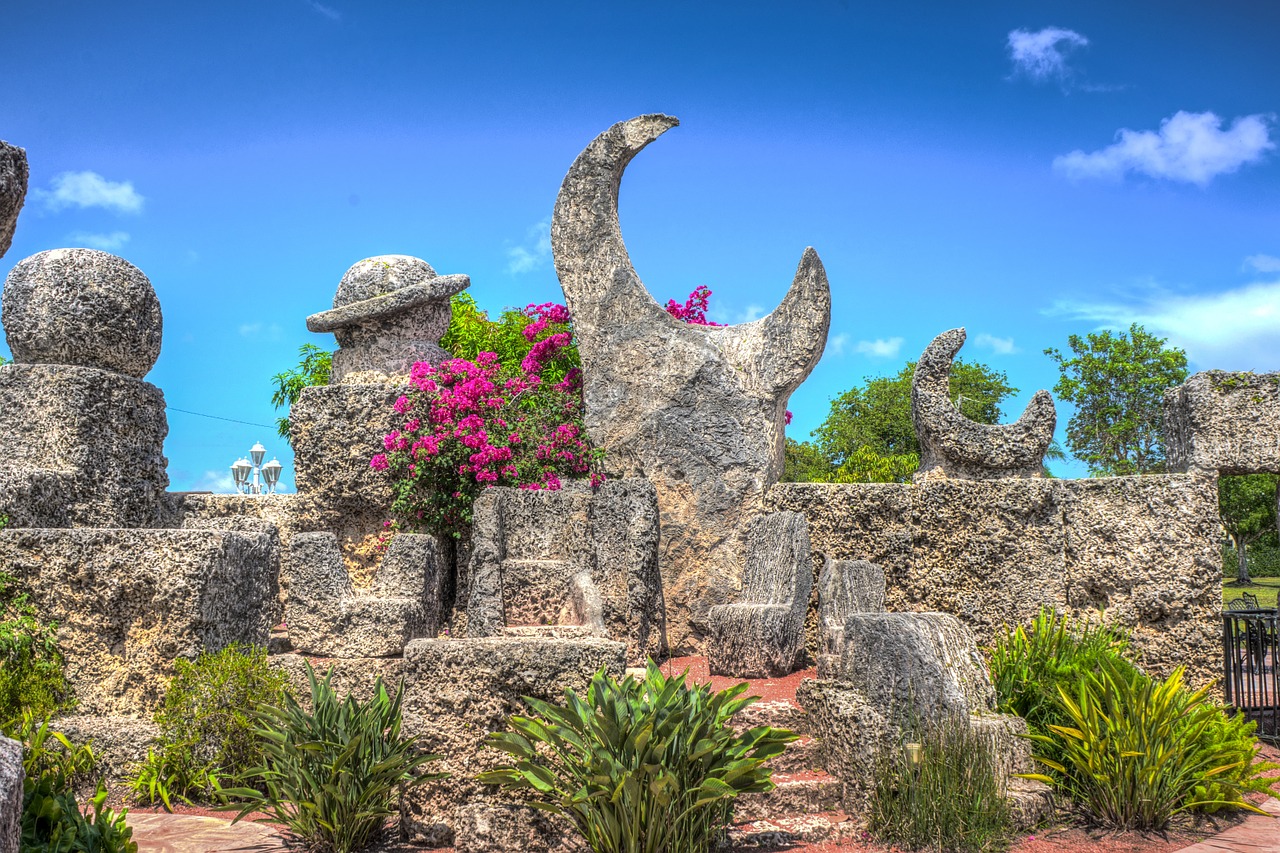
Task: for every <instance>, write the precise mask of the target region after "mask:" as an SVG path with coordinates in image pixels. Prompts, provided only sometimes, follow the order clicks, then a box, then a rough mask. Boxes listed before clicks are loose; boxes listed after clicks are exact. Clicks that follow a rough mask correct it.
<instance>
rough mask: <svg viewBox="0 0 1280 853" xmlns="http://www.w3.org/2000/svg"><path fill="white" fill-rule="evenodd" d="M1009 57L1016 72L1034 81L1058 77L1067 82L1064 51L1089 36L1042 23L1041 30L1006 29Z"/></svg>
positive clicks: (1086, 43)
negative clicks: (1007, 32)
mask: <svg viewBox="0 0 1280 853" xmlns="http://www.w3.org/2000/svg"><path fill="white" fill-rule="evenodd" d="M1008 44H1009V58H1010V59H1011V60H1012V61H1013V73H1014V75H1015V76H1018V75H1021V76H1024V77H1027V78H1028V79H1030V80H1032V81H1033V82H1036V83H1045V82H1050V81H1057V82H1058V83H1061V84H1064V85H1065V84H1066V82H1067V80H1068V79H1069V78H1070V77H1071V69H1070V68H1068V66H1067V55H1068V54H1070V53H1071V52H1072V51H1073V50H1075V49H1076V48H1079V47H1085V46H1087V45H1088V44H1089V40H1088V39H1087V38H1085V37H1084V36H1082V35H1081V34H1080V33H1078V32H1076V31H1075V30H1066V29H1063V28H1061V27H1045V28H1044V29H1042V30H1036V31H1035V32H1031V31H1030V30H1013V31H1011V32H1010V33H1009V42H1008Z"/></svg>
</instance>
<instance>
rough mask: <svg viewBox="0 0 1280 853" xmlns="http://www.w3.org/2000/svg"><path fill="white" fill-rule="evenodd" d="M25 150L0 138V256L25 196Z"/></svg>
mask: <svg viewBox="0 0 1280 853" xmlns="http://www.w3.org/2000/svg"><path fill="white" fill-rule="evenodd" d="M27 176H28V169H27V152H26V151H23V150H22V149H21V148H18V147H16V146H14V145H10V144H9V143H7V142H4V141H3V140H0V258H3V257H4V253H5V252H7V251H9V245H10V243H12V242H13V229H14V228H15V227H17V224H18V212H19V211H21V210H22V203H23V201H24V200H25V199H26V197H27Z"/></svg>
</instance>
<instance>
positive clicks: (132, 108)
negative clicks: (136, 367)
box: [0, 0, 1280, 490]
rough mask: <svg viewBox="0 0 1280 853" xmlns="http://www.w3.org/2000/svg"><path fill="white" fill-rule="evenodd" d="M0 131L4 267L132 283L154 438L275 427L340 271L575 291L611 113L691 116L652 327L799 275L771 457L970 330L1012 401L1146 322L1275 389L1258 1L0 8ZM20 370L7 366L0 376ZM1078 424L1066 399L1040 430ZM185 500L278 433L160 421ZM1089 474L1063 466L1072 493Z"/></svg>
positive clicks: (645, 173) (651, 223) (184, 429)
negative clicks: (560, 197) (82, 269)
mask: <svg viewBox="0 0 1280 853" xmlns="http://www.w3.org/2000/svg"><path fill="white" fill-rule="evenodd" d="M4 19H5V26H4V27H3V28H2V29H0V56H3V57H4V58H5V59H4V68H5V71H4V74H5V84H4V86H3V87H0V138H2V139H5V140H7V141H9V142H11V143H13V144H16V145H20V146H22V147H24V148H26V149H27V153H28V157H29V159H30V164H31V187H32V192H31V194H30V195H29V196H28V200H27V206H26V208H25V210H24V211H23V214H22V216H21V218H20V220H19V223H18V230H17V234H16V236H15V239H14V242H13V247H12V248H11V249H10V251H9V253H8V255H6V256H5V258H4V259H3V260H0V275H7V274H8V271H9V270H10V269H11V268H12V267H13V265H14V264H16V263H17V262H18V261H19V260H21V259H22V258H24V257H26V256H28V255H31V254H34V253H36V252H39V251H43V250H45V249H51V248H57V247H61V246H94V247H98V248H105V249H107V250H109V251H112V252H115V253H116V254H119V255H121V256H123V257H124V258H126V259H128V260H129V261H131V262H132V263H134V264H136V265H137V266H138V267H140V268H141V269H142V270H143V271H144V272H146V273H147V275H148V276H149V277H150V278H151V281H152V282H153V284H154V285H155V288H156V291H157V293H158V294H159V296H160V300H161V305H162V307H163V311H164V321H165V328H164V347H163V351H162V353H161V356H160V360H159V362H158V364H157V365H156V368H155V369H154V370H153V371H152V372H151V374H150V375H149V376H148V380H149V381H151V382H153V383H155V384H156V385H158V386H159V387H160V388H161V389H162V390H163V391H164V393H165V397H166V399H167V401H168V404H169V405H170V406H171V407H173V408H174V409H182V410H187V411H190V412H199V413H203V414H207V415H215V416H218V417H222V418H231V419H235V420H241V421H248V422H251V423H255V424H264V425H269V424H271V423H273V420H274V417H275V415H276V413H275V412H274V411H273V409H272V407H271V405H270V401H269V397H270V394H271V390H272V383H271V377H272V375H273V374H275V373H277V372H279V371H280V370H283V369H285V368H287V367H289V366H291V365H293V364H294V363H295V362H296V360H297V356H296V353H297V349H298V347H299V346H300V345H301V344H302V343H305V342H308V341H310V342H314V343H317V344H318V345H321V346H325V347H331V346H332V345H333V342H332V337H331V336H321V335H312V334H310V333H308V332H307V331H306V328H305V325H304V321H305V318H306V316H307V315H309V314H312V313H315V312H318V311H322V310H325V309H327V308H328V307H330V305H331V303H332V299H333V293H334V289H335V288H336V286H337V283H338V280H339V279H340V278H341V276H342V274H343V272H344V271H345V270H346V269H347V267H349V266H350V265H351V264H353V263H354V262H356V261H357V260H360V259H361V258H364V257H368V256H370V255H376V254H387V253H401V254H409V255H416V256H418V257H421V258H424V259H425V260H427V261H428V262H429V263H431V264H432V265H433V266H434V267H435V268H436V270H437V271H438V272H440V273H466V274H469V275H470V276H471V280H472V286H471V293H472V294H473V295H474V296H475V297H476V299H477V300H478V301H479V302H480V304H481V305H482V306H484V307H486V308H489V309H492V310H498V309H501V308H503V307H504V306H508V305H524V304H527V303H530V302H543V301H548V300H557V301H559V300H560V299H561V294H560V290H559V286H558V285H557V283H556V278H555V274H554V271H553V270H552V266H551V261H550V253H549V247H548V244H547V240H546V227H547V222H548V220H549V217H550V214H551V209H552V205H553V204H554V201H555V195H556V192H557V190H558V188H559V184H560V181H561V179H562V178H563V176H564V173H565V171H566V170H567V168H568V166H569V164H570V163H571V162H572V160H573V158H574V157H575V156H576V155H577V154H578V152H579V151H580V150H581V149H582V148H583V147H584V146H585V145H586V143H587V142H589V141H590V140H591V138H592V137H593V136H595V135H596V134H597V133H599V132H600V131H602V130H604V129H605V128H606V127H608V126H609V125H610V124H612V123H613V122H615V121H619V120H622V119H625V118H630V117H632V116H635V115H638V114H641V113H646V112H666V113H669V114H672V115H676V116H678V117H679V118H680V119H681V122H682V125H681V127H679V128H678V129H676V130H674V131H672V132H671V133H668V134H667V135H666V136H664V137H663V138H662V139H661V140H659V141H658V142H657V143H655V144H654V145H652V146H651V147H650V148H649V149H647V150H646V151H645V152H644V153H642V154H641V155H640V156H639V157H638V158H637V159H636V160H635V161H634V162H633V163H632V165H631V167H630V168H629V169H628V171H627V175H626V178H625V181H624V185H623V191H622V203H621V217H622V221H623V230H624V235H625V237H626V239H627V245H628V248H629V249H630V251H631V254H632V258H633V260H634V262H635V265H636V268H637V270H638V271H639V272H640V275H641V277H642V278H643V279H644V280H645V283H646V284H647V285H648V287H649V289H650V291H651V292H652V293H653V294H654V296H655V297H657V298H658V299H659V301H665V300H666V299H667V298H670V297H678V298H683V297H684V296H685V295H686V294H688V293H689V291H691V290H692V289H693V288H694V287H696V286H697V285H699V284H706V285H708V286H709V287H710V288H711V289H712V291H713V293H714V295H713V297H712V309H713V310H712V316H713V318H714V319H717V320H720V321H722V322H739V321H742V320H746V319H753V318H755V317H758V316H760V315H761V314H762V313H767V312H768V311H769V310H771V309H772V308H773V307H774V306H776V305H777V303H778V301H779V300H780V299H781V298H782V295H783V294H784V293H785V292H786V289H787V286H788V285H789V283H790V281H791V276H792V274H793V273H794V270H795V265H796V263H797V262H798V261H799V258H800V254H801V251H802V250H803V249H804V247H805V246H808V245H812V246H814V247H815V248H817V250H818V252H819V254H820V256H821V257H822V260H823V262H824V264H825V265H826V268H827V273H828V276H829V278H830V281H831V285H832V291H833V309H832V322H831V336H830V339H829V341H828V344H827V351H826V354H825V355H824V357H823V360H822V362H821V363H820V364H819V366H818V367H817V369H816V370H815V371H814V373H813V375H812V376H811V377H810V378H809V380H808V381H807V382H806V383H805V385H804V386H802V387H801V388H800V390H799V391H798V392H797V393H796V394H795V395H794V396H793V397H792V401H791V405H790V408H791V409H792V411H793V412H794V413H795V420H794V422H793V423H792V426H791V428H790V431H789V434H790V435H791V436H792V437H795V438H798V439H804V438H806V437H807V435H808V433H809V431H810V430H812V429H813V428H814V427H816V426H817V425H818V424H819V423H821V422H822V420H823V418H824V417H825V416H826V413H827V411H828V407H829V401H830V399H831V398H832V397H833V396H835V395H836V394H838V393H840V392H841V391H843V390H844V389H846V388H848V387H849V386H850V385H852V384H854V383H855V382H859V381H861V380H862V378H863V377H865V376H871V375H878V374H884V373H894V372H896V371H897V370H898V369H899V368H900V367H901V366H902V364H903V362H905V361H906V360H908V359H911V360H914V359H915V358H917V357H918V356H919V354H920V352H921V350H922V349H923V348H924V347H925V345H926V344H927V343H928V342H929V340H930V339H932V337H933V336H934V335H936V334H937V333H939V332H941V331H944V330H946V329H949V328H953V327H955V326H961V325H963V326H965V327H966V328H967V329H968V331H969V342H968V343H967V344H966V346H965V349H964V350H963V351H962V357H964V358H967V359H971V360H972V359H979V360H982V361H984V362H986V363H988V364H990V365H991V366H993V367H995V368H998V369H1000V370H1004V371H1006V372H1007V373H1008V375H1009V378H1010V380H1011V382H1012V384H1014V385H1016V386H1017V387H1018V388H1020V389H1021V393H1020V394H1019V396H1018V398H1017V399H1016V400H1014V401H1013V402H1012V403H1011V404H1010V405H1008V406H1006V416H1007V417H1008V418H1010V419H1011V418H1014V417H1017V415H1018V413H1019V412H1020V411H1021V407H1022V406H1023V405H1024V404H1025V403H1026V402H1027V401H1028V400H1029V399H1030V396H1031V394H1032V393H1034V392H1035V390H1036V389H1038V388H1051V387H1052V385H1053V383H1054V381H1055V379H1056V371H1055V368H1054V366H1053V364H1052V363H1051V362H1050V360H1049V359H1048V358H1047V357H1045V356H1044V355H1043V354H1042V350H1043V349H1044V348H1045V347H1049V346H1056V347H1060V348H1061V347H1064V346H1065V344H1066V338H1067V336H1068V335H1069V334H1072V333H1084V332H1087V331H1090V330H1093V329H1097V328H1100V327H1127V326H1128V324H1129V323H1130V322H1134V321H1137V322H1142V323H1144V324H1145V325H1146V326H1147V328H1148V330H1150V331H1154V332H1156V333H1158V334H1160V335H1162V336H1166V337H1168V338H1169V339H1170V341H1171V342H1172V343H1174V344H1177V345H1179V346H1182V347H1183V348H1185V349H1186V350H1187V353H1188V355H1189V357H1190V359H1191V362H1192V368H1193V369H1210V368H1223V369H1252V370H1259V371H1262V370H1274V369H1280V346H1278V345H1280V324H1278V323H1277V315H1280V164H1278V163H1277V159H1278V157H1280V155H1278V154H1277V150H1276V142H1277V138H1278V137H1280V129H1278V125H1277V115H1276V114H1277V112H1278V111H1280V51H1277V50H1276V49H1275V40H1274V35H1275V33H1276V32H1277V31H1280V6H1277V5H1276V4H1274V3H1269V2H1253V3H1224V4H1213V5H1212V6H1208V5H1206V4H1203V3H1191V2H1130V3H1124V4H1117V3H1114V2H1111V3H1102V2H1071V3H1065V2H1017V3H983V4H958V3H943V2H938V3H900V4H870V3H854V2H834V0H824V1H823V2H816V1H815V2H790V3H757V2H734V3H689V2H685V3H669V2H645V3H631V4H620V3H607V2H595V3H580V4H573V3H553V2H548V3H541V4H533V3H516V2H510V3H495V2H465V3H464V2H448V3H445V2H417V3H411V2H394V3H393V2H361V3H356V2H354V0H324V2H320V0H255V2H221V3H217V4H191V3H172V2H154V3H144V2H121V3H115V4H103V3H79V2H75V3H73V2H53V1H52V0H51V2H44V3H21V4H12V7H11V8H8V9H6V11H5V15H4ZM0 351H2V352H4V353H5V354H7V350H0ZM1070 414H1071V407H1070V404H1067V403H1063V402H1059V403H1058V421H1059V435H1060V436H1061V435H1062V431H1063V429H1064V427H1065V424H1066V421H1067V418H1068V417H1069V416H1070ZM169 427H170V433H169V438H168V441H167V442H166V446H165V449H166V453H167V455H168V457H169V464H170V467H169V475H170V479H171V488H172V489H175V490H180V489H203V488H215V489H222V488H226V486H227V484H228V483H229V478H228V475H227V471H228V466H230V464H231V463H232V462H233V461H235V459H236V458H238V457H239V456H242V455H245V453H246V452H247V450H248V448H249V446H250V445H252V444H253V443H254V442H255V441H262V442H263V443H264V444H265V445H267V447H268V453H269V455H279V457H280V459H281V461H282V462H284V463H285V464H286V471H285V475H284V481H285V482H286V483H287V484H291V483H292V465H291V457H290V455H289V454H288V448H287V446H285V444H284V442H283V441H282V440H279V439H276V438H275V437H274V435H273V433H272V430H271V429H270V428H268V427H267V426H261V427H255V426H249V425H245V424H237V423H231V422H228V421H221V420H214V419H211V418H206V417H199V416H195V415H190V414H186V413H184V412H178V411H170V413H169ZM1059 470H1060V473H1066V474H1075V475H1080V474H1082V473H1083V468H1081V467H1080V466H1078V465H1070V466H1066V467H1065V468H1064V467H1062V466H1059Z"/></svg>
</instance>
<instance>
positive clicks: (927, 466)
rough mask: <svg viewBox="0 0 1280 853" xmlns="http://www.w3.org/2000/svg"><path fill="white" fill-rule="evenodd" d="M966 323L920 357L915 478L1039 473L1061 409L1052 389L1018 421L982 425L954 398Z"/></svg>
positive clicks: (914, 383) (914, 403)
mask: <svg viewBox="0 0 1280 853" xmlns="http://www.w3.org/2000/svg"><path fill="white" fill-rule="evenodd" d="M964 340H965V331H964V329H963V328H960V329H951V330H950V331H947V332H943V333H942V334H940V335H938V336H937V337H936V338H934V339H933V341H932V342H931V343H930V344H929V346H927V347H926V348H925V351H924V353H923V354H922V355H921V356H920V360H919V361H918V362H916V370H915V375H914V377H913V378H912V380H911V419H912V421H913V422H914V423H915V427H916V437H917V438H918V439H919V440H920V467H919V469H917V470H916V473H915V475H914V476H913V477H912V481H913V482H917V483H919V482H923V481H926V480H934V479H946V478H956V479H961V480H966V479H968V480H987V479H997V478H1001V477H1039V476H1040V475H1041V473H1042V471H1043V466H1044V454H1045V451H1046V450H1047V449H1048V448H1049V442H1051V441H1053V429H1054V426H1055V425H1056V424H1057V417H1058V416H1057V412H1056V411H1055V410H1054V407H1053V397H1052V396H1050V394H1049V392H1048V391H1043V390H1041V391H1037V392H1036V395H1035V396H1034V397H1032V398H1031V402H1030V403H1028V404H1027V408H1026V410H1025V411H1024V412H1023V413H1022V417H1020V418H1018V420H1017V422H1015V423H1011V424H980V423H978V422H976V421H973V420H971V419H969V418H968V417H966V416H965V415H964V413H962V412H961V411H960V410H959V409H957V408H956V407H955V405H954V404H953V403H952V402H951V395H950V389H951V382H950V374H951V362H952V361H953V360H954V359H955V357H956V353H958V352H959V351H960V347H962V346H964Z"/></svg>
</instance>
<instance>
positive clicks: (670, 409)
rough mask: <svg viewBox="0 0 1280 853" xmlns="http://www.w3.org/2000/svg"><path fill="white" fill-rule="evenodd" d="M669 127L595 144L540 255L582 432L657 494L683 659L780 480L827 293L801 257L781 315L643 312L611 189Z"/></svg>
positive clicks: (727, 598)
mask: <svg viewBox="0 0 1280 853" xmlns="http://www.w3.org/2000/svg"><path fill="white" fill-rule="evenodd" d="M677 124H678V122H677V120H676V119H674V118H672V117H670V116H664V115H646V116H640V117H638V118H635V119H631V120H630V121H624V122H620V123H618V124H616V125H614V126H613V127H611V128H609V129H608V130H607V131H605V132H604V133H602V134H600V135H599V136H598V137H596V139H595V140H593V141H592V142H591V143H590V144H589V145H588V146H587V148H586V149H585V150H584V151H583V152H582V153H581V154H580V155H579V156H578V158H577V159H576V160H575V161H574V163H573V165H572V166H571V167H570V168H569V172H568V174H567V175H566V176H565V179H564V183H563V184H562V185H561V188H560V193H559V196H558V197H557V199H556V206H555V211H554V213H553V216H552V223H551V247H552V253H553V255H554V258H555V265H556V272H557V273H558V274H559V277H560V285H561V287H562V288H563V290H564V295H565V300H566V302H567V304H568V308H569V311H570V313H571V314H572V316H573V324H574V333H575V336H576V338H577V342H578V351H579V354H580V355H581V357H582V366H583V371H584V382H585V384H584V388H583V394H584V399H585V406H586V414H585V422H586V426H587V431H588V433H589V434H590V436H591V438H592V440H593V441H594V442H595V443H596V445H597V446H599V447H602V448H604V449H605V450H606V451H607V452H608V455H607V457H606V460H605V465H606V466H607V468H608V470H609V473H610V474H611V475H613V476H618V475H624V476H634V477H643V478H645V479H648V480H650V481H652V482H653V483H654V485H655V487H656V488H657V492H658V506H659V508H660V510H661V514H662V515H661V526H662V553H661V555H660V567H661V572H662V577H663V586H664V594H665V599H666V605H667V620H668V626H669V630H670V635H671V636H670V639H671V642H672V645H673V648H674V649H675V650H677V651H684V650H689V649H694V648H697V647H699V646H700V645H701V641H702V637H703V635H704V633H705V630H706V614H707V611H708V609H709V608H710V607H711V606H713V605H716V604H728V603H730V602H731V601H732V600H733V593H734V590H735V589H736V588H737V587H738V585H739V581H740V578H741V571H742V564H743V556H744V553H745V552H744V542H743V539H742V534H743V532H744V529H745V527H746V523H747V521H748V520H749V519H750V518H751V517H753V516H754V515H756V514H757V513H758V512H759V508H760V500H761V497H762V495H763V492H764V489H765V488H766V487H767V486H768V485H769V484H771V483H772V482H774V481H775V480H777V478H778V476H779V475H780V474H781V472H782V448H783V426H784V424H783V420H784V416H785V411H786V403H787V399H788V398H789V396H790V395H791V392H793V391H794V390H795V389H796V388H797V387H798V386H799V385H800V383H801V382H802V381H803V380H804V379H805V377H806V376H808V375H809V372H810V371H811V370H812V369H813V367H814V365H816V364H817V362H818V358H819V356H821V354H822V349H823V346H824V345H825V342H826V337H827V330H828V327H829V325H830V317H831V292H830V288H829V286H828V284H827V279H826V273H825V272H824V270H823V267H822V263H821V261H820V260H819V259H818V255H817V253H816V252H814V251H813V250H812V249H806V250H805V251H804V254H803V256H802V258H801V260H800V265H799V268H798V269H797V271H796V275H795V279H794V280H793V282H792V284H791V288H790V290H789V291H788V292H787V295H786V297H785V298H784V299H783V300H782V303H781V304H780V305H779V306H778V308H777V309H776V310H774V311H773V313H771V314H770V315H769V316H767V317H765V318H763V319H761V320H757V321H755V322H753V323H747V324H744V325H739V326H722V327H707V326H696V325H689V324H686V323H683V322H681V321H679V320H676V319H674V318H673V317H671V316H670V315H669V314H667V312H666V311H665V310H663V308H662V307H661V306H659V305H658V303H657V302H655V301H654V299H653V297H652V296H651V295H650V294H649V292H648V291H647V290H646V289H645V287H644V284H643V283H642V282H641V280H640V277H639V276H638V275H637V274H636V271H635V269H634V268H633V267H632V265H631V260H630V258H629V256H628V255H627V249H626V246H625V245H624V243H623V240H622V231H621V228H620V226H619V224H618V188H619V184H620V182H621V180H622V173H623V170H624V169H625V168H626V166H627V164H628V163H629V162H630V161H631V159H632V158H633V157H634V156H635V155H636V154H637V153H639V152H640V151H641V150H642V149H643V148H644V147H645V146H646V145H648V144H649V143H650V142H652V141H653V140H655V139H657V138H658V136H660V135H661V134H662V133H664V132H666V131H667V130H669V129H670V128H672V127H675V126H676V125H677Z"/></svg>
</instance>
